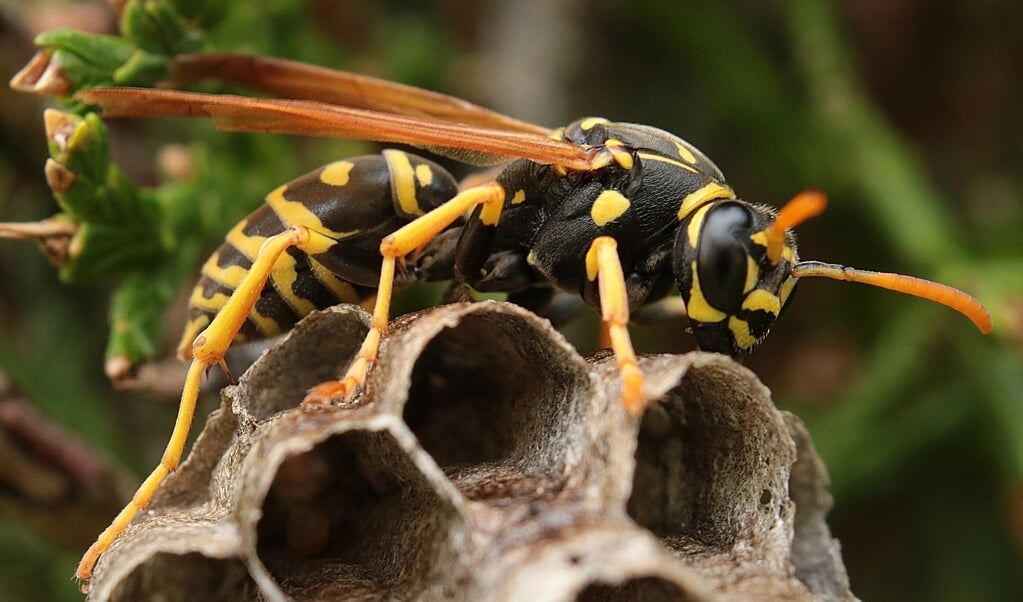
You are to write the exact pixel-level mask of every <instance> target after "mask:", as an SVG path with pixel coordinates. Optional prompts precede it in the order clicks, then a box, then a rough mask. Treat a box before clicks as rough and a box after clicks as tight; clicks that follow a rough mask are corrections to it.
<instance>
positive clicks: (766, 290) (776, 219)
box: [77, 54, 991, 581]
mask: <svg viewBox="0 0 1023 602" xmlns="http://www.w3.org/2000/svg"><path fill="white" fill-rule="evenodd" d="M176 70H177V73H176V77H177V80H178V81H177V83H187V82H189V81H194V80H198V79H203V78H216V79H220V80H222V81H226V82H230V83H235V84H241V85H244V86H248V87H250V88H254V89H258V90H262V91H266V92H269V93H272V94H274V95H276V96H278V97H279V98H273V99H266V98H253V97H246V96H235V95H215V94H204V93H194V92H185V91H178V90H165V89H138V88H107V89H95V90H90V91H86V92H82V93H79V94H78V95H77V98H78V99H79V100H81V101H84V102H87V103H89V104H93V105H98V106H100V107H101V108H102V109H103V114H104V115H105V116H108V117H210V118H212V119H213V121H214V124H215V125H216V126H217V127H218V128H220V129H223V130H230V131H242V132H275V133H286V134H297V135H309V136H322V137H340V138H351V139H362V140H370V141H376V142H383V143H401V144H407V145H411V146H415V147H419V148H423V149H425V150H426V151H428V152H430V153H434V154H439V155H443V156H447V157H450V158H454V159H457V160H459V161H462V162H464V163H469V164H474V165H491V164H501V165H502V166H503V167H502V168H501V169H500V170H499V171H497V172H494V173H496V176H494V177H492V178H489V179H485V181H483V182H482V183H475V184H471V185H462V186H459V184H458V183H457V182H456V181H455V179H454V178H453V177H452V176H451V175H450V174H449V173H448V172H447V171H446V170H444V169H443V168H442V167H441V166H439V165H438V164H436V163H434V162H433V161H431V160H429V159H427V158H424V157H419V156H417V155H414V154H412V153H408V152H405V151H400V150H385V151H383V152H382V153H380V154H377V155H368V156H363V157H356V158H352V159H346V160H341V161H337V162H334V163H331V164H329V165H326V166H324V167H321V168H319V169H317V170H315V171H313V172H311V173H309V174H307V175H305V176H302V177H300V178H298V179H296V180H294V181H292V182H291V183H289V184H286V185H284V186H281V187H280V188H278V189H277V190H275V191H273V192H272V193H270V195H268V197H267V199H266V203H265V204H264V205H263V206H262V207H261V208H259V209H257V210H256V211H255V212H254V213H252V214H251V215H250V216H249V217H248V218H247V219H245V220H244V221H243V222H241V223H239V224H238V225H237V226H236V227H235V228H234V229H233V230H232V231H231V232H230V233H229V234H228V236H227V239H226V241H225V243H224V244H223V245H222V246H221V247H220V249H219V250H218V251H217V252H216V253H214V255H213V256H211V257H210V259H209V260H208V261H207V262H206V263H205V265H204V267H203V269H202V276H201V278H200V280H199V282H198V284H197V285H196V287H195V289H194V292H193V294H192V296H191V317H190V321H189V324H188V326H187V328H186V331H185V334H184V336H183V338H182V343H181V346H180V347H179V353H180V355H181V356H182V357H184V358H186V359H187V358H190V359H191V365H190V367H189V370H188V374H187V377H186V383H185V387H184V391H183V393H182V396H181V404H180V409H179V414H178V418H177V421H176V424H175V427H174V432H173V434H172V437H171V440H170V442H169V444H168V446H167V449H166V452H165V454H164V457H163V459H162V460H161V463H160V466H158V467H157V468H156V469H155V470H154V471H153V473H152V474H151V475H150V476H149V478H147V479H146V481H145V482H144V483H143V484H142V486H141V487H140V488H139V490H138V492H137V493H136V494H135V497H134V499H133V500H132V502H131V503H130V504H129V505H128V506H127V507H126V508H125V509H124V510H123V511H122V512H121V513H120V514H119V515H118V516H117V518H116V519H115V520H114V522H113V524H111V526H110V527H108V528H107V530H106V531H104V532H103V533H102V534H101V535H100V537H99V539H98V540H97V541H96V543H95V544H93V546H92V547H91V548H90V549H89V550H88V551H87V552H86V554H85V556H84V557H83V559H82V561H81V564H80V565H79V567H78V571H77V577H78V578H79V579H82V580H83V581H87V580H88V579H89V577H90V576H91V575H92V571H93V567H94V565H95V563H96V561H97V560H98V558H99V557H100V555H101V554H102V553H103V552H104V551H105V550H106V549H107V548H108V547H109V546H110V545H111V543H112V542H113V541H114V540H115V539H116V538H117V536H118V535H119V534H120V533H121V532H122V531H123V530H124V529H125V528H126V527H127V525H128V524H129V522H130V521H131V520H132V518H133V517H134V516H135V515H136V514H137V513H138V512H139V511H140V510H141V509H143V508H145V507H146V506H147V504H148V503H149V501H150V499H151V498H152V495H153V493H154V492H155V491H156V489H157V488H158V487H159V485H160V482H161V481H162V480H163V478H164V477H165V476H166V475H167V474H168V473H169V472H171V471H173V470H175V469H176V467H177V466H178V463H179V460H180V458H181V455H182V452H183V449H184V445H185V439H186V435H187V433H188V430H189V428H190V424H191V420H192V414H193V411H194V408H195V402H196V398H197V397H198V393H199V385H200V381H201V378H202V374H203V373H204V372H205V371H206V370H208V369H209V368H210V367H212V366H215V365H221V366H223V367H224V368H225V369H226V366H225V365H224V359H223V358H224V354H225V352H226V351H227V349H228V347H229V346H230V345H231V344H232V342H234V341H236V340H240V339H258V338H264V337H267V336H271V335H274V334H277V333H279V332H282V331H284V330H287V329H288V328H290V327H291V326H292V325H293V324H294V323H295V322H296V321H297V320H298V319H300V318H301V317H303V316H304V315H306V314H308V313H309V312H311V311H313V310H314V309H317V308H324V307H327V306H330V305H333V304H335V303H338V302H345V303H348V302H359V301H362V300H366V299H369V298H371V297H374V296H375V301H374V306H373V307H374V308H373V318H372V323H371V328H370V330H369V333H368V335H367V336H366V339H365V341H364V342H363V344H362V346H361V348H360V350H359V352H358V354H357V355H356V357H355V359H354V360H353V361H352V363H351V364H350V367H349V368H348V370H347V373H346V374H344V375H339V376H341V377H340V378H339V379H338V380H336V381H332V382H328V383H324V384H321V385H319V386H317V387H315V388H314V389H312V390H311V391H310V392H309V394H308V396H307V398H306V401H305V403H330V402H331V401H334V400H338V399H350V398H352V397H353V396H354V395H356V394H357V392H358V391H359V390H360V387H361V386H362V385H363V383H364V382H365V379H366V374H367V371H368V370H369V369H370V366H371V365H372V364H373V362H374V361H375V360H376V358H377V352H378V348H379V344H380V340H381V337H382V336H383V335H384V334H385V333H386V331H387V326H388V319H389V316H390V302H391V297H392V293H393V290H394V288H395V286H400V285H402V284H405V283H408V282H412V281H457V282H459V283H464V284H466V285H468V286H470V287H472V288H473V289H475V290H478V291H485V292H502V293H508V295H509V299H510V300H511V301H514V302H518V303H520V304H522V305H525V306H526V307H527V308H529V309H532V310H537V311H542V310H543V309H544V307H545V305H547V304H548V303H550V302H551V299H552V298H553V295H554V293H555V292H556V291H562V292H568V293H572V294H575V295H578V296H579V297H581V298H582V300H583V301H584V302H585V303H586V304H588V305H590V306H592V307H594V308H596V309H598V310H599V311H600V313H601V317H602V322H603V324H604V327H605V328H606V331H607V334H608V335H609V339H610V343H611V348H612V350H613V351H614V354H615V356H616V358H617V364H618V369H619V371H620V373H621V377H622V402H623V404H624V405H625V408H626V409H627V410H628V411H629V412H630V413H631V414H633V415H634V416H639V415H640V414H641V413H642V411H643V409H644V407H645V404H646V402H647V398H646V396H645V394H644V381H643V375H642V372H641V371H640V369H639V366H638V363H637V359H636V354H635V351H634V350H633V345H632V343H631V341H630V338H629V333H628V330H627V325H628V322H629V315H630V312H631V311H633V310H636V309H639V308H641V307H643V306H645V305H648V304H650V303H653V302H655V301H657V300H660V299H663V298H665V297H666V296H668V295H672V294H675V293H674V291H675V290H676V289H677V291H678V294H679V295H680V296H681V299H682V301H683V303H684V306H685V310H686V314H687V316H688V320H689V325H690V327H691V330H692V333H693V335H694V336H695V338H696V342H697V343H698V345H699V347H700V348H701V349H703V350H705V351H714V352H720V353H724V354H728V355H730V356H733V357H738V358H741V357H743V356H745V355H746V354H748V353H749V352H751V351H752V350H753V349H754V348H755V347H756V346H757V345H758V344H759V343H760V342H761V341H762V340H763V339H764V337H765V336H767V333H768V331H769V330H770V328H771V326H772V324H774V322H775V321H776V320H777V319H778V317H779V316H780V315H781V313H782V311H783V310H784V309H785V307H786V306H787V304H788V303H789V302H790V301H791V299H792V293H793V290H794V288H795V286H796V283H797V282H798V280H799V279H800V278H805V277H810V276H821V277H826V278H832V279H838V280H848V281H853V282H861V283H865V284H870V285H873V286H879V287H883V288H888V289H891V290H894V291H898V292H901V293H906V294H910V295H915V296H918V297H922V298H924V299H929V300H931V301H935V302H938V303H941V304H943V305H946V306H948V307H951V308H952V309H955V310H957V311H959V312H960V313H962V314H964V315H965V316H966V317H968V318H969V319H970V320H972V321H973V323H974V324H975V325H976V326H977V328H979V329H980V330H981V331H982V332H984V333H987V332H990V330H991V318H990V316H989V315H988V313H987V311H986V310H985V309H984V307H983V306H982V305H981V304H980V303H979V302H978V301H977V300H976V299H974V298H973V297H971V296H969V295H967V294H966V293H963V292H961V291H958V290H956V289H953V288H950V287H947V286H944V285H941V284H937V283H933V282H928V281H925V280H920V279H918V278H913V277H910V276H904V275H899V274H890V273H879V272H869V271H863V270H857V269H853V268H848V267H844V266H840V265H834V264H825V263H820V262H815V261H802V260H800V258H799V255H798V253H797V250H796V243H795V237H794V235H793V233H792V229H793V228H794V227H795V226H797V225H799V224H800V223H802V222H803V221H805V220H807V219H809V218H811V217H813V216H815V215H817V214H819V213H820V212H821V211H823V209H824V206H825V198H824V195H823V194H821V193H819V192H813V191H811V192H805V193H802V194H800V195H797V196H796V197H795V198H794V199H793V200H792V201H790V202H789V203H788V204H786V205H785V206H784V207H783V208H781V209H780V210H775V209H774V208H772V207H769V206H766V205H761V204H755V203H750V202H747V201H744V200H741V199H740V198H738V197H737V196H736V194H735V192H734V191H733V190H732V188H731V187H730V186H729V185H728V183H727V182H726V180H725V178H724V176H723V175H722V173H721V171H720V170H719V169H718V168H717V166H715V165H714V163H713V162H711V161H710V160H709V159H708V158H707V157H706V156H704V154H703V153H701V152H700V151H699V150H698V149H697V148H696V147H694V146H693V145H691V144H689V143H688V142H686V141H684V140H683V139H681V138H679V137H677V136H675V135H673V134H670V133H668V132H665V131H662V130H659V129H656V128H653V127H650V126H645V125H638V124H632V123H617V122H612V121H608V120H606V119H601V118H594V117H590V118H584V119H580V120H577V121H574V122H572V123H571V124H569V125H567V126H565V127H563V128H560V129H556V130H549V129H547V128H543V127H539V126H536V125H532V124H529V123H525V122H521V121H518V120H515V119H513V118H510V117H507V116H504V115H500V114H498V113H494V112H492V111H489V110H487V109H484V108H482V107H479V106H477V105H474V104H471V103H468V102H466V101H463V100H460V99H457V98H454V97H451V96H446V95H443V94H437V93H434V92H429V91H426V90H421V89H418V88H412V87H409V86H404V85H401V84H396V83H393V82H388V81H384V80H379V79H375V78H371V77H366V76H361V75H356V74H352V73H346V72H340V71H333V70H329V69H324V68H320V67H313V66H309V65H305V64H301V63H295V62H290V61H285V60H278V59H270V58H263V57H254V56H247V55H239V54H203V55H188V56H182V57H179V58H178V59H177V63H176Z"/></svg>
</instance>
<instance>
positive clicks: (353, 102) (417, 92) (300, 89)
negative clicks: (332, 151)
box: [171, 53, 550, 136]
mask: <svg viewBox="0 0 1023 602" xmlns="http://www.w3.org/2000/svg"><path fill="white" fill-rule="evenodd" d="M171 79H172V83H173V85H174V87H182V86H184V85H185V84H188V83H192V82H196V81H199V80H203V79H216V80H219V81H222V82H226V83H230V84H234V85H238V86H242V87H245V88H249V89H251V90H259V91H262V92H266V93H268V94H271V95H273V96H276V97H279V98H290V99H294V100H314V101H319V102H325V103H329V104H333V105H338V106H343V107H351V108H356V109H368V110H371V111H380V112H383V113H393V114H396V115H408V116H412V117H432V118H435V119H439V120H441V121H448V122H452V123H464V124H467V125H474V126H478V127H487V128H495V129H500V130H509V131H515V132H528V133H533V134H540V135H544V136H546V135H547V134H549V133H550V130H549V129H548V128H545V127H542V126H539V125H535V124H532V123H528V122H525V121H519V120H518V119H514V118H512V117H508V116H507V115H502V114H501V113H498V112H496V111H491V110H490V109H487V108H484V107H481V106H479V105H476V104H473V103H471V102H469V101H467V100H462V99H461V98H456V97H454V96H448V95H447V94H441V93H439V92H433V91H430V90H424V89H422V88H416V87H414V86H407V85H405V84H400V83H397V82H392V81H388V80H385V79H380V78H376V77H371V76H368V75H361V74H358V73H351V72H348V71H338V70H335V69H328V68H326V67H319V66H316V65H309V64H307V63H300V62H297V61H289V60H286V59H278V58H272V57H265V56H258V55H252V54H241V53H201V54H183V55H179V56H177V57H175V59H174V63H173V64H172V67H171Z"/></svg>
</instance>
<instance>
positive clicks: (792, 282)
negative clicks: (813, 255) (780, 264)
mask: <svg viewBox="0 0 1023 602" xmlns="http://www.w3.org/2000/svg"><path fill="white" fill-rule="evenodd" d="M795 288H796V279H795V278H792V277H789V278H786V279H785V282H782V283H781V288H780V289H778V299H779V300H780V301H781V305H782V307H784V306H785V303H786V302H787V301H788V300H789V296H790V295H792V291H793V290H795Z"/></svg>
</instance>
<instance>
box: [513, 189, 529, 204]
mask: <svg viewBox="0 0 1023 602" xmlns="http://www.w3.org/2000/svg"><path fill="white" fill-rule="evenodd" d="M525 200H526V191H525V190H522V189H521V188H519V189H518V190H516V191H515V194H513V195H512V200H511V204H512V205H518V204H520V203H523V202H525Z"/></svg>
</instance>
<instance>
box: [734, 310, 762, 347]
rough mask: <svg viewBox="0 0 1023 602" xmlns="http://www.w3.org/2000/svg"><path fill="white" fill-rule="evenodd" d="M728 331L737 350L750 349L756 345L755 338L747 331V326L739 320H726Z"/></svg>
mask: <svg viewBox="0 0 1023 602" xmlns="http://www.w3.org/2000/svg"><path fill="white" fill-rule="evenodd" d="M728 329H729V330H731V331H732V336H733V337H734V338H735V344H736V346H738V347H739V349H751V348H752V347H753V346H754V345H756V344H757V338H756V337H755V336H753V333H751V332H750V331H749V324H747V323H746V321H745V320H743V319H741V318H737V317H735V316H732V317H730V318H728Z"/></svg>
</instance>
